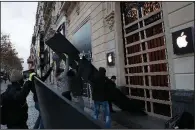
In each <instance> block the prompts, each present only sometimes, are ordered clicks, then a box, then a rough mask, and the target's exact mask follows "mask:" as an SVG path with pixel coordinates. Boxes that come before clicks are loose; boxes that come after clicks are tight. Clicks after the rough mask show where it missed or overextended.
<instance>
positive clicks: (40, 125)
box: [29, 63, 54, 129]
mask: <svg viewBox="0 0 196 130" xmlns="http://www.w3.org/2000/svg"><path fill="white" fill-rule="evenodd" d="M53 66H54V63H52V66H51V67H50V69H49V70H48V71H47V73H46V74H45V75H44V76H43V77H41V78H39V77H38V75H37V74H36V73H34V72H33V71H32V72H31V74H30V76H29V80H30V81H32V88H31V91H32V93H33V94H34V95H33V100H34V102H35V109H36V110H38V111H39V116H38V118H37V120H36V122H35V126H34V127H33V129H38V128H40V129H43V128H44V125H43V122H42V120H41V115H40V108H39V103H38V98H37V93H36V89H35V84H34V82H33V80H34V78H33V77H34V76H37V77H38V78H39V79H40V80H41V81H43V82H45V80H46V79H47V78H48V76H49V75H50V74H51V72H52V70H53Z"/></svg>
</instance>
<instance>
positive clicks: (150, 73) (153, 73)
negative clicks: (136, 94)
mask: <svg viewBox="0 0 196 130" xmlns="http://www.w3.org/2000/svg"><path fill="white" fill-rule="evenodd" d="M156 75H169V73H168V72H148V73H129V74H125V76H156Z"/></svg>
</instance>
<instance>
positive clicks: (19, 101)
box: [1, 70, 32, 129]
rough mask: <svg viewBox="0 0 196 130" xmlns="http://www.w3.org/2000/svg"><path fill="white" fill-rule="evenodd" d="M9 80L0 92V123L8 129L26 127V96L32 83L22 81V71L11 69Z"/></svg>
mask: <svg viewBox="0 0 196 130" xmlns="http://www.w3.org/2000/svg"><path fill="white" fill-rule="evenodd" d="M10 81H11V83H12V84H9V85H8V88H7V89H6V91H5V92H4V93H2V94H1V124H3V125H7V127H8V129H28V126H27V124H26V122H27V119H28V105H27V101H26V98H27V96H28V94H29V92H30V89H31V87H32V84H31V82H30V81H26V82H25V83H24V81H23V76H22V72H21V71H19V70H13V71H12V72H11V76H10Z"/></svg>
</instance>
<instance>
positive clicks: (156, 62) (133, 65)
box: [125, 60, 167, 68]
mask: <svg viewBox="0 0 196 130" xmlns="http://www.w3.org/2000/svg"><path fill="white" fill-rule="evenodd" d="M163 63H167V60H159V61H151V62H145V63H139V64H131V65H125V68H130V67H137V66H144V65H154V64H163Z"/></svg>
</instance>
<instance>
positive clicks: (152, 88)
mask: <svg viewBox="0 0 196 130" xmlns="http://www.w3.org/2000/svg"><path fill="white" fill-rule="evenodd" d="M126 87H129V88H141V89H149V90H168V91H170V90H171V88H170V87H166V86H165V87H164V86H163V87H161V86H141V85H131V84H130V85H126Z"/></svg>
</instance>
